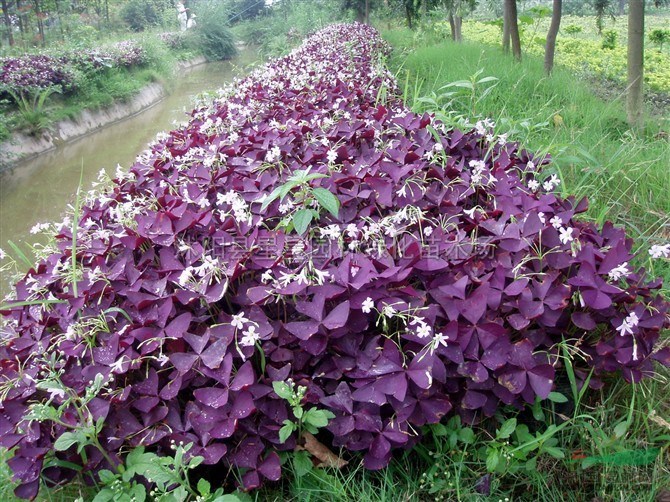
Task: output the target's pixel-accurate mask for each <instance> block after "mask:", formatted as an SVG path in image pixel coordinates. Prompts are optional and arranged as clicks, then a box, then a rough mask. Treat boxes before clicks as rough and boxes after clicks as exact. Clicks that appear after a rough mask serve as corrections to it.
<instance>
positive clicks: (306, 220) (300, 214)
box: [293, 209, 312, 235]
mask: <svg viewBox="0 0 670 502" xmlns="http://www.w3.org/2000/svg"><path fill="white" fill-rule="evenodd" d="M311 222H312V211H311V210H310V209H301V210H300V211H297V212H296V213H295V214H294V215H293V228H295V231H296V232H298V235H302V234H304V233H305V231H306V230H307V227H309V224H310V223H311Z"/></svg>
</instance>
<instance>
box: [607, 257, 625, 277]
mask: <svg viewBox="0 0 670 502" xmlns="http://www.w3.org/2000/svg"><path fill="white" fill-rule="evenodd" d="M607 275H608V276H609V278H610V280H612V281H618V280H619V279H621V278H622V277H628V275H630V270H628V262H625V263H622V264H621V265H619V266H618V267H616V268H613V269H612V270H610V271H609V273H608V274H607Z"/></svg>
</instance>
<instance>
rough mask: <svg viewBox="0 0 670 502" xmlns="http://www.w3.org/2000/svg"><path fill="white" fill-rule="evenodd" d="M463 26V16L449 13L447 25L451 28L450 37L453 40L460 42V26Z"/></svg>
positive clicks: (461, 37)
mask: <svg viewBox="0 0 670 502" xmlns="http://www.w3.org/2000/svg"><path fill="white" fill-rule="evenodd" d="M462 26H463V18H462V17H461V16H459V15H457V14H454V13H452V12H450V13H449V27H450V28H451V39H452V40H453V41H454V42H459V43H460V42H461V41H462V40H463V35H462V30H461V27H462Z"/></svg>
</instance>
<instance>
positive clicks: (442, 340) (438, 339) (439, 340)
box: [430, 333, 449, 354]
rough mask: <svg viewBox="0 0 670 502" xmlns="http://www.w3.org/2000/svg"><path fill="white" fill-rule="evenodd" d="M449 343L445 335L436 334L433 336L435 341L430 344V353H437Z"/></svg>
mask: <svg viewBox="0 0 670 502" xmlns="http://www.w3.org/2000/svg"><path fill="white" fill-rule="evenodd" d="M448 341H449V338H448V337H447V336H446V335H444V333H435V335H434V336H433V340H432V341H431V342H430V352H431V354H432V353H433V352H435V350H436V349H437V348H438V347H439V346H440V345H442V346H443V347H446V346H447V342H448Z"/></svg>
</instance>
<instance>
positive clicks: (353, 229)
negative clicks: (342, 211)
mask: <svg viewBox="0 0 670 502" xmlns="http://www.w3.org/2000/svg"><path fill="white" fill-rule="evenodd" d="M346 232H347V237H351V238H352V239H355V238H356V237H358V227H357V226H356V225H355V224H354V223H349V224H348V225H347V228H346Z"/></svg>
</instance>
